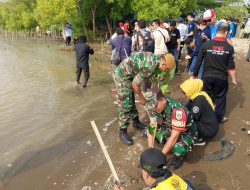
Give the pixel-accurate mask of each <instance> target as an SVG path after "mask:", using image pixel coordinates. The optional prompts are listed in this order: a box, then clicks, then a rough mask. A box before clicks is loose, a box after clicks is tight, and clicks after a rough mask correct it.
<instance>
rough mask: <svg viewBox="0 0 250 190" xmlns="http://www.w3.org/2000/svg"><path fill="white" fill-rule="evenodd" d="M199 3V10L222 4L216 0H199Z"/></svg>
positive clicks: (213, 7)
mask: <svg viewBox="0 0 250 190" xmlns="http://www.w3.org/2000/svg"><path fill="white" fill-rule="evenodd" d="M197 4H198V9H199V10H205V9H215V8H217V7H220V6H221V5H222V3H219V2H216V0H197Z"/></svg>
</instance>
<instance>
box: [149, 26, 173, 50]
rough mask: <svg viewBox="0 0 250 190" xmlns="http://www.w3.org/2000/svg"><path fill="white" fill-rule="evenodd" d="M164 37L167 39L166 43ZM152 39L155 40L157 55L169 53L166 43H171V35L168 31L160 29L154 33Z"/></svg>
mask: <svg viewBox="0 0 250 190" xmlns="http://www.w3.org/2000/svg"><path fill="white" fill-rule="evenodd" d="M160 31H161V32H160ZM163 35H164V37H165V41H164V37H163ZM152 38H153V39H154V40H155V52H154V54H155V55H162V54H165V53H168V49H167V46H166V44H165V43H166V42H167V41H169V35H168V31H167V30H166V29H162V28H160V27H158V28H157V29H156V30H155V31H154V32H153V35H152Z"/></svg>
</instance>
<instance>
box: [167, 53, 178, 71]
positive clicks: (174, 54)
mask: <svg viewBox="0 0 250 190" xmlns="http://www.w3.org/2000/svg"><path fill="white" fill-rule="evenodd" d="M168 52H169V53H171V54H172V55H173V56H174V58H175V64H176V67H175V72H176V73H177V72H178V71H179V67H178V65H179V63H178V51H177V48H173V49H168Z"/></svg>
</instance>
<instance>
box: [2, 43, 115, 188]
mask: <svg viewBox="0 0 250 190" xmlns="http://www.w3.org/2000/svg"><path fill="white" fill-rule="evenodd" d="M0 57H1V58H0V180H1V182H2V183H3V182H6V181H8V184H11V180H12V178H13V177H14V176H15V175H16V174H18V175H22V173H23V171H25V170H32V169H33V167H37V166H38V165H41V162H40V163H39V162H37V161H36V162H35V163H34V158H41V157H42V158H41V159H42V160H43V163H44V162H49V161H50V159H52V158H50V156H49V155H51V153H53V154H55V156H58V155H59V156H61V155H63V154H64V153H65V152H64V151H65V149H63V148H60V147H64V145H65V144H67V143H68V142H69V141H74V142H78V143H75V144H79V142H80V141H82V140H83V141H84V140H85V139H86V140H87V137H88V136H90V135H91V136H93V131H92V128H91V127H90V124H89V121H90V120H92V119H94V120H96V121H98V122H99V124H102V125H104V124H105V123H107V122H109V121H111V120H112V119H114V117H115V116H116V110H115V107H114V105H113V100H112V98H111V95H110V92H109V89H110V85H111V83H112V79H111V77H110V75H109V74H108V71H109V70H108V69H107V68H108V67H109V65H108V63H100V62H99V60H102V61H103V60H106V59H107V57H106V55H105V56H103V57H100V56H97V55H95V57H92V58H91V64H92V67H91V78H90V82H89V86H88V87H87V88H86V89H82V88H77V87H75V86H74V83H75V82H74V80H75V54H74V52H70V51H68V52H66V51H61V50H59V49H58V44H52V43H48V42H47V43H46V44H45V43H44V42H35V41H14V42H12V44H11V45H8V44H6V43H4V42H0ZM68 144H69V143H68ZM48 146H50V147H51V146H52V147H53V146H55V147H57V148H54V149H52V150H46V151H47V153H46V155H47V156H46V155H45V156H44V155H43V152H44V150H45V149H47V147H48ZM86 146H87V145H86ZM74 148H75V146H74V143H73V145H72V146H69V147H68V149H74ZM68 149H67V151H69V150H68ZM82 149H84V147H82ZM32 162H33V164H31V163H32ZM17 189H18V188H17Z"/></svg>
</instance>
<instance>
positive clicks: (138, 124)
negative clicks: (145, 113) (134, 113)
mask: <svg viewBox="0 0 250 190" xmlns="http://www.w3.org/2000/svg"><path fill="white" fill-rule="evenodd" d="M133 127H134V128H135V129H136V130H143V129H145V128H146V125H144V124H143V123H141V122H140V120H139V118H138V117H137V118H135V119H133Z"/></svg>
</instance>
